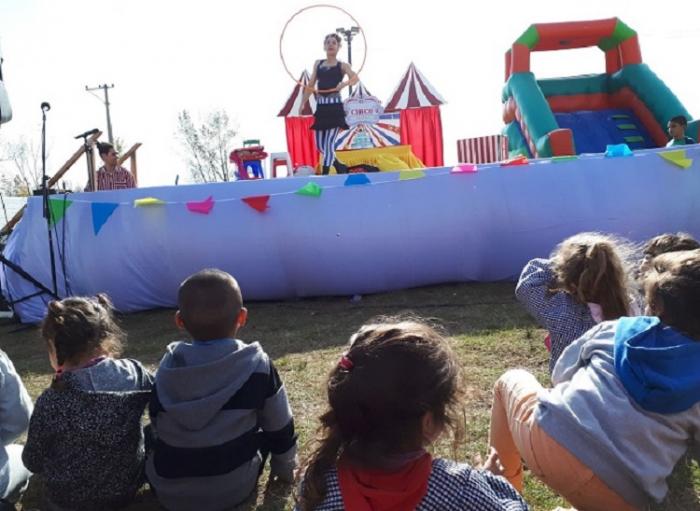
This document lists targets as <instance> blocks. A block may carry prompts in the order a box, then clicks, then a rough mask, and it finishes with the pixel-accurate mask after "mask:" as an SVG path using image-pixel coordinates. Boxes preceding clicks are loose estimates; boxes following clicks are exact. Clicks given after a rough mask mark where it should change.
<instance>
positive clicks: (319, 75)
mask: <svg viewBox="0 0 700 511" xmlns="http://www.w3.org/2000/svg"><path fill="white" fill-rule="evenodd" d="M340 46H341V42H340V36H339V35H338V34H328V35H327V36H326V37H325V39H324V40H323V48H324V50H325V51H326V59H325V60H317V61H316V62H315V63H314V71H313V73H312V74H311V78H310V79H309V85H308V87H307V88H306V90H305V91H304V97H303V101H302V103H301V104H302V105H303V104H304V103H306V101H307V100H308V99H309V96H310V95H311V93H312V92H314V84H316V82H317V81H318V92H317V93H316V112H315V113H314V117H315V121H314V124H313V125H312V126H311V129H312V130H315V131H316V147H317V148H318V150H319V151H320V152H321V154H323V175H324V176H325V175H327V174H328V171H329V170H330V168H331V166H334V167H335V170H336V172H338V174H346V173H347V171H348V168H347V166H346V165H344V164H342V163H341V162H339V161H338V160H337V159H336V157H335V139H336V137H337V136H338V132H339V131H340V130H341V129H347V128H348V125H347V123H346V122H345V110H344V109H343V101H342V99H341V98H340V91H341V90H342V89H344V88H345V87H347V86H348V85H353V84H355V83H357V81H358V79H357V74H356V73H355V72H354V71H353V70H352V68H351V67H350V66H349V65H348V64H346V63H345V62H340V61H339V60H338V59H337V55H338V50H340ZM346 75H347V76H348V79H347V80H346V81H343V77H344V76H346Z"/></svg>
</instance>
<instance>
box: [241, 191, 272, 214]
mask: <svg viewBox="0 0 700 511" xmlns="http://www.w3.org/2000/svg"><path fill="white" fill-rule="evenodd" d="M241 200H242V201H243V202H245V203H246V204H248V206H250V207H251V208H253V209H254V210H256V211H260V213H264V212H265V210H266V209H267V208H269V207H270V206H268V205H267V202H268V201H269V200H270V196H269V195H256V196H254V197H244V198H243V199H241Z"/></svg>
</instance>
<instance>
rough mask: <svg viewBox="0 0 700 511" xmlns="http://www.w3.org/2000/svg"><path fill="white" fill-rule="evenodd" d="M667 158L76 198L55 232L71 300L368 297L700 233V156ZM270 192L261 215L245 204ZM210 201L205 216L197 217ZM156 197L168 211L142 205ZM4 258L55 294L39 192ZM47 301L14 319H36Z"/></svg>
mask: <svg viewBox="0 0 700 511" xmlns="http://www.w3.org/2000/svg"><path fill="white" fill-rule="evenodd" d="M660 151H663V149H653V150H640V151H636V152H635V153H634V156H633V157H630V158H605V157H604V156H603V155H593V156H584V157H581V158H579V159H575V160H568V161H563V162H556V163H554V162H552V161H551V160H536V161H533V162H531V163H530V164H529V165H524V166H516V167H500V166H499V165H498V164H494V165H483V166H480V167H479V171H478V172H477V173H467V174H450V169H448V168H443V169H426V171H425V177H422V178H419V179H410V180H400V179H399V173H397V172H388V173H383V172H382V173H377V174H369V175H368V177H369V180H370V184H365V185H362V186H344V183H345V179H346V176H327V177H312V178H308V177H307V178H285V179H277V180H256V181H242V182H234V183H216V184H207V185H190V186H179V187H162V188H147V189H135V190H122V191H113V192H96V193H78V194H73V195H71V196H70V197H69V199H70V200H72V201H73V202H72V204H71V205H70V206H69V208H68V209H67V210H66V213H65V216H64V217H63V219H61V220H60V221H59V222H57V224H56V226H55V229H54V240H56V242H55V244H56V251H57V256H58V257H57V270H58V283H59V293H60V294H61V295H62V296H63V295H65V294H67V292H70V293H72V294H94V293H97V292H106V293H108V294H109V295H110V296H111V297H112V299H113V300H114V303H115V304H116V306H117V308H118V309H119V310H121V311H125V312H126V311H138V310H143V309H150V308H155V307H173V306H175V304H176V293H177V289H178V286H179V284H180V282H181V281H182V280H183V279H184V278H185V277H187V276H188V275H190V274H191V273H193V272H195V271H197V270H200V269H202V268H205V267H218V268H222V269H224V270H226V271H228V272H230V273H231V274H233V275H234V276H235V277H236V278H237V279H238V281H239V282H240V284H241V288H242V290H243V295H244V298H245V299H246V300H261V299H274V300H276V299H285V298H294V297H308V296H323V295H353V294H365V293H376V292H381V291H389V290H395V289H403V288H409V287H415V286H421V285H427V284H437V283H444V282H465V281H495V280H504V279H513V278H515V277H516V276H517V275H518V273H519V272H520V270H521V268H522V266H523V265H524V264H525V262H526V261H527V260H528V259H530V258H532V257H535V256H545V255H547V254H548V253H549V252H550V251H551V250H552V248H553V247H554V246H555V245H556V244H557V243H558V242H559V241H561V240H562V239H563V238H565V237H567V236H570V235H572V234H575V233H577V232H580V231H590V230H599V231H605V232H612V233H617V234H619V235H622V236H625V237H629V238H631V239H632V240H634V241H643V240H645V239H647V238H649V237H651V236H654V235H656V234H659V233H662V232H669V231H673V232H675V231H686V232H689V233H691V234H692V235H694V236H696V237H700V203H699V201H698V197H700V146H697V145H695V146H689V147H688V148H686V153H687V157H688V158H691V159H693V160H694V161H693V164H692V166H691V167H690V168H689V169H687V170H684V169H681V168H680V167H677V166H675V165H673V164H672V163H669V162H668V161H666V160H664V159H662V158H660V157H659V155H658V154H657V153H658V152H660ZM414 177H415V176H414ZM309 181H313V182H315V183H317V184H318V185H320V186H321V188H322V193H321V195H320V196H319V197H310V196H305V195H299V194H296V193H295V192H296V190H298V189H299V188H301V187H303V186H304V185H306V184H307V183H308V182H309ZM268 194H269V195H270V198H269V201H268V202H267V206H268V208H267V209H265V210H264V212H259V211H258V210H256V209H254V208H253V207H251V206H250V205H249V204H248V203H246V202H243V201H242V200H241V199H242V198H245V197H256V196H262V195H268ZM209 196H211V197H212V198H213V200H214V207H213V209H212V210H211V212H210V213H209V214H208V215H207V214H198V213H193V212H191V211H189V210H188V209H187V207H186V203H187V202H188V201H203V200H205V199H207V198H208V197H209ZM144 197H155V198H158V199H161V200H163V201H165V204H161V205H154V206H147V207H134V205H133V201H134V200H135V199H139V198H144ZM54 198H55V199H59V200H60V199H62V197H60V196H59V197H54ZM94 202H99V203H106V204H118V207H116V208H115V209H114V211H113V212H112V214H111V215H109V216H108V218H107V219H106V221H105V223H104V225H102V226H101V228H100V229H99V232H98V233H97V234H95V231H96V229H95V224H94V219H93V210H95V211H98V212H99V214H100V215H102V216H104V213H105V212H106V210H107V209H109V208H108V207H106V206H104V207H103V206H99V207H95V206H94V205H93V203H94ZM253 202H254V203H256V204H258V205H259V203H258V202H256V201H253ZM5 255H6V256H7V257H8V258H9V259H10V260H11V261H13V262H15V263H17V264H19V265H20V266H21V267H22V268H23V269H24V270H26V271H27V272H29V273H30V274H31V275H33V276H34V277H35V278H37V279H38V280H39V281H41V282H42V283H43V284H45V285H47V287H51V277H50V275H51V273H50V265H49V248H48V241H47V233H46V223H45V221H44V218H43V217H42V207H41V198H35V197H33V198H30V200H29V204H28V208H27V211H26V213H25V215H24V218H23V220H22V221H21V222H20V224H19V225H18V226H17V228H16V229H15V231H14V233H13V234H12V236H11V237H10V239H9V242H8V245H7V247H6V250H5ZM64 265H65V269H66V272H65V278H64V274H63V271H62V268H63V266H64ZM1 277H2V280H3V290H5V291H4V292H6V293H8V294H9V298H10V299H15V300H16V299H18V298H20V297H24V296H27V295H30V294H32V293H34V292H36V289H35V288H34V286H33V285H32V284H30V283H28V282H27V281H25V280H24V279H22V278H21V277H19V276H18V275H16V274H15V273H14V272H13V271H12V270H10V269H7V268H3V271H2V274H1ZM66 284H68V286H66ZM46 300H47V297H36V298H33V299H30V300H26V301H23V302H20V303H18V304H17V305H16V306H15V311H16V312H17V313H18V314H19V316H20V318H21V319H22V321H25V322H31V321H38V320H40V319H41V318H42V317H43V314H44V311H45V301H46Z"/></svg>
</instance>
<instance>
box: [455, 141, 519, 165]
mask: <svg viewBox="0 0 700 511" xmlns="http://www.w3.org/2000/svg"><path fill="white" fill-rule="evenodd" d="M457 158H458V159H459V163H494V162H498V161H503V160H507V159H508V137H506V136H504V135H490V136H488V137H476V138H464V139H462V140H458V141H457Z"/></svg>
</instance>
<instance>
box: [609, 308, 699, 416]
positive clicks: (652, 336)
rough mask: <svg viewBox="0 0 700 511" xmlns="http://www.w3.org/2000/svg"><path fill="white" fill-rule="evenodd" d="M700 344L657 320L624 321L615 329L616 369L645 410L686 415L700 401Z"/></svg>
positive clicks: (638, 318) (641, 317) (636, 400)
mask: <svg viewBox="0 0 700 511" xmlns="http://www.w3.org/2000/svg"><path fill="white" fill-rule="evenodd" d="M698 367H700V341H696V340H694V339H692V338H690V337H688V336H686V335H684V334H683V333H681V332H679V331H678V330H675V329H674V328H671V327H670V326H667V325H664V324H663V323H661V320H660V319H659V318H657V317H649V316H638V317H635V318H620V320H619V321H618V324H617V328H616V330H615V370H616V372H617V375H618V377H619V378H620V380H621V381H622V384H623V385H624V387H625V389H626V390H627V392H628V393H629V394H630V396H632V398H633V399H634V401H635V402H636V403H637V404H638V405H639V406H640V407H641V408H643V409H644V410H647V411H649V412H655V413H662V414H672V413H680V412H683V411H685V410H687V409H689V408H690V407H692V406H693V405H694V404H695V403H697V402H698V401H700V371H699V370H698Z"/></svg>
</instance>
